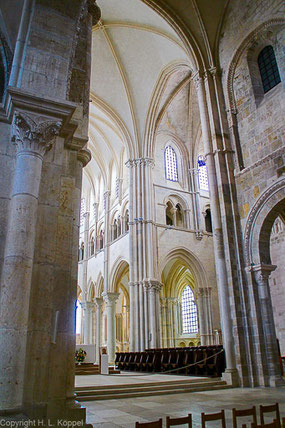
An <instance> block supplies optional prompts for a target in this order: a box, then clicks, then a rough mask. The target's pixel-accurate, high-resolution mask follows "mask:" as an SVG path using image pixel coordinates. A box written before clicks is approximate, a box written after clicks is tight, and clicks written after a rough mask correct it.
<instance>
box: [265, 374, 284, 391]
mask: <svg viewBox="0 0 285 428" xmlns="http://www.w3.org/2000/svg"><path fill="white" fill-rule="evenodd" d="M284 385H285V380H284V379H283V378H282V377H281V376H270V377H269V386H271V387H273V388H276V387H278V386H284Z"/></svg>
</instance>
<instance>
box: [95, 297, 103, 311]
mask: <svg viewBox="0 0 285 428" xmlns="http://www.w3.org/2000/svg"><path fill="white" fill-rule="evenodd" d="M95 303H96V305H97V309H100V308H101V306H102V305H103V297H95Z"/></svg>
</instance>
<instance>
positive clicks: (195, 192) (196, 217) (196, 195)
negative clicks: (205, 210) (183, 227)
mask: <svg viewBox="0 0 285 428" xmlns="http://www.w3.org/2000/svg"><path fill="white" fill-rule="evenodd" d="M189 176H190V187H191V188H190V190H191V192H192V206H193V229H195V230H196V231H197V232H199V231H200V229H201V222H200V190H199V184H198V170H197V168H190V169H189ZM196 236H197V238H198V239H199V237H200V235H199V234H198V235H197V233H196Z"/></svg>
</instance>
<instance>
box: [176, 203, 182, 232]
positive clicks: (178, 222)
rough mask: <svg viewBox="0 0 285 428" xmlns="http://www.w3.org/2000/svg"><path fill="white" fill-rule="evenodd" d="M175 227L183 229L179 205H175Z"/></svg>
mask: <svg viewBox="0 0 285 428" xmlns="http://www.w3.org/2000/svg"><path fill="white" fill-rule="evenodd" d="M175 208H176V226H178V227H183V226H184V224H183V211H182V208H181V206H180V205H179V204H177V205H176V207H175Z"/></svg>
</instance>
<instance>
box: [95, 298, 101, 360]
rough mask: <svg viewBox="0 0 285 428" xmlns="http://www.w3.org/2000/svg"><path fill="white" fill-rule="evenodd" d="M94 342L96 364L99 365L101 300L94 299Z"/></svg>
mask: <svg viewBox="0 0 285 428" xmlns="http://www.w3.org/2000/svg"><path fill="white" fill-rule="evenodd" d="M95 303H96V340H95V344H96V345H95V357H96V360H95V362H96V364H99V359H100V347H101V329H102V322H101V321H102V304H103V298H102V297H96V299H95Z"/></svg>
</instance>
